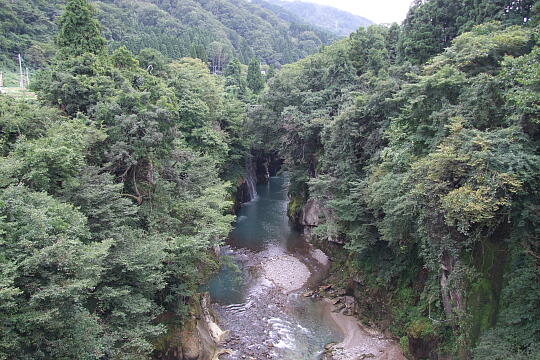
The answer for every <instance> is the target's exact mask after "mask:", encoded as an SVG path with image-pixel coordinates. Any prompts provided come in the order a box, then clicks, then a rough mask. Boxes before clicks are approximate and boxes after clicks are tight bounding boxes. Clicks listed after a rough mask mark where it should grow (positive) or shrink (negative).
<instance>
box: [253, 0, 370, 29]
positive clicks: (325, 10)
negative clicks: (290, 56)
mask: <svg viewBox="0 0 540 360" xmlns="http://www.w3.org/2000/svg"><path fill="white" fill-rule="evenodd" d="M253 2H255V3H257V4H259V5H261V6H262V7H265V8H268V9H273V7H272V6H267V5H265V2H266V3H269V4H271V5H274V6H275V5H277V6H280V7H281V8H283V9H285V10H286V11H287V12H289V13H291V14H293V15H294V16H295V19H296V20H295V21H299V20H300V21H303V22H305V23H308V24H311V25H314V26H318V27H320V28H323V29H326V30H328V31H331V32H332V33H334V34H336V35H338V36H348V35H349V34H350V33H352V32H354V31H356V30H357V29H358V28H359V27H367V26H369V25H372V24H373V21H371V20H369V19H366V18H364V17H362V16H358V15H354V14H351V13H349V12H346V11H343V10H339V9H336V8H333V7H331V6H325V5H318V4H314V3H310V2H304V1H286V0H254V1H253ZM273 11H274V12H277V11H276V10H275V8H274V10H273Z"/></svg>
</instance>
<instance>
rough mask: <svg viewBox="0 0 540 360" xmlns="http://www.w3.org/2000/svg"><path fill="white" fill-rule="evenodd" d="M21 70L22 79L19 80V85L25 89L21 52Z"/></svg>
mask: <svg viewBox="0 0 540 360" xmlns="http://www.w3.org/2000/svg"><path fill="white" fill-rule="evenodd" d="M19 72H20V74H21V79H20V80H19V87H20V88H21V89H24V74H23V70H22V58H21V54H19Z"/></svg>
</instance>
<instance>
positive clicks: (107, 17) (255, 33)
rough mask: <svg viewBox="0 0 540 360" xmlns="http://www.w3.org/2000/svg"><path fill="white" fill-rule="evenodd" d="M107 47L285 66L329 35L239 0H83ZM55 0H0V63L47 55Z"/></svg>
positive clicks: (57, 6) (38, 60) (58, 3)
mask: <svg viewBox="0 0 540 360" xmlns="http://www.w3.org/2000/svg"><path fill="white" fill-rule="evenodd" d="M91 3H92V4H93V5H94V7H95V8H96V10H97V17H98V19H99V20H100V23H101V25H102V27H103V35H104V37H105V38H106V39H107V40H108V41H109V42H110V44H111V46H112V47H113V48H114V47H118V46H120V45H126V46H127V47H128V48H129V49H130V50H132V51H134V52H135V53H138V52H139V51H140V50H141V49H144V48H154V49H156V50H158V51H160V52H161V53H162V54H164V55H165V56H167V57H170V58H180V57H183V56H192V57H198V58H201V59H203V60H204V61H211V62H215V63H216V66H218V67H219V68H220V70H221V67H222V66H224V64H226V62H227V61H228V60H229V59H231V58H232V57H237V58H239V59H240V61H241V62H242V63H244V64H247V63H248V62H249V60H250V59H251V58H252V57H254V56H255V57H257V58H258V59H259V60H261V61H263V62H265V63H267V64H274V65H279V64H285V63H290V62H293V61H296V60H298V59H300V58H302V57H304V56H306V55H308V54H311V53H314V52H316V51H317V50H318V49H319V47H320V46H321V45H326V44H329V43H330V42H331V41H332V40H333V39H334V35H332V34H330V33H328V32H325V31H324V30H321V29H319V28H316V27H313V26H310V25H307V24H305V23H297V22H289V21H285V20H283V19H282V18H280V17H278V16H277V15H276V14H274V13H272V11H270V10H267V9H263V8H262V7H260V6H258V5H256V4H251V3H248V2H246V1H243V0H211V1H206V0H182V1H180V0H172V1H171V0H135V1H128V0H99V1H92V2H91ZM63 6H64V1H63V0H52V1H45V0H33V1H30V0H22V1H16V2H13V1H9V0H1V1H0V15H1V16H0V28H2V29H3V33H4V34H5V35H6V36H3V37H2V39H0V63H3V64H6V65H8V64H9V65H10V66H12V65H13V63H14V58H15V56H16V54H17V53H22V54H23V55H24V58H25V59H26V60H27V63H28V64H29V65H30V66H31V67H39V66H41V65H43V64H45V63H46V61H47V59H48V58H50V56H51V54H52V51H53V48H52V40H53V37H54V34H55V32H56V19H57V18H58V15H59V14H60V13H61V11H62V8H63Z"/></svg>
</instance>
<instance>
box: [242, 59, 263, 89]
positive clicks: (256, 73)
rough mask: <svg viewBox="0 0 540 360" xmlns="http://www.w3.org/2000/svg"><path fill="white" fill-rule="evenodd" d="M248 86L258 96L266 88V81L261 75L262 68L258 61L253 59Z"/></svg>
mask: <svg viewBox="0 0 540 360" xmlns="http://www.w3.org/2000/svg"><path fill="white" fill-rule="evenodd" d="M246 82H247V86H248V88H250V89H251V91H253V92H254V93H255V94H258V93H259V92H260V91H261V90H262V89H263V87H264V79H263V77H262V74H261V66H260V64H259V61H257V59H255V58H252V59H251V61H250V62H249V66H248V71H247V79H246Z"/></svg>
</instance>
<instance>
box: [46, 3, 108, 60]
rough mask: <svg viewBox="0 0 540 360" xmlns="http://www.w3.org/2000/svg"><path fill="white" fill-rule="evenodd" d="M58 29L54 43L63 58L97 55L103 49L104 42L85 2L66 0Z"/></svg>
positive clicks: (97, 23) (98, 26)
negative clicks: (88, 54)
mask: <svg viewBox="0 0 540 360" xmlns="http://www.w3.org/2000/svg"><path fill="white" fill-rule="evenodd" d="M59 28H60V30H59V33H58V38H57V40H56V41H57V45H58V47H59V48H60V51H61V53H62V55H64V56H79V55H82V54H84V53H92V54H99V53H101V52H103V51H104V49H105V45H106V41H105V39H104V38H103V36H102V35H101V29H100V25H99V22H98V21H97V19H96V18H95V17H94V9H93V8H92V7H91V5H90V4H89V3H88V1H87V0H68V2H67V4H66V10H65V12H64V14H63V15H62V17H61V18H60V22H59Z"/></svg>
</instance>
